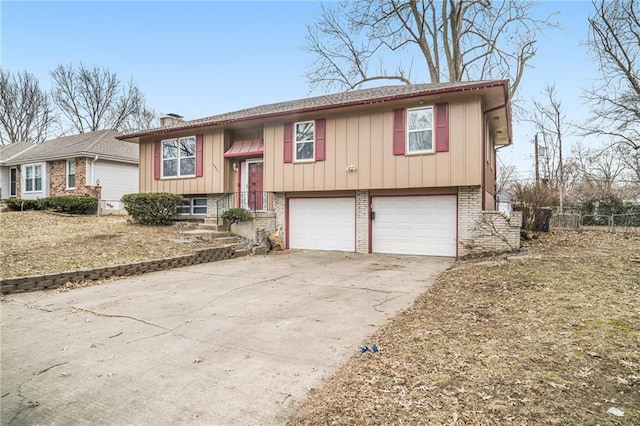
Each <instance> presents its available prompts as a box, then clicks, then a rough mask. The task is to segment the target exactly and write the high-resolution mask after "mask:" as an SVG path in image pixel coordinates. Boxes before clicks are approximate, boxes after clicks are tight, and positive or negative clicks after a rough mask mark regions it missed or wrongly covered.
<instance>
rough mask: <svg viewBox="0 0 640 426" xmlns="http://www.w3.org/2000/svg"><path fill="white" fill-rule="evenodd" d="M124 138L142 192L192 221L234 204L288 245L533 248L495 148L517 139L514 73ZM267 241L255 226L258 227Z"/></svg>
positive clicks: (332, 98)
mask: <svg viewBox="0 0 640 426" xmlns="http://www.w3.org/2000/svg"><path fill="white" fill-rule="evenodd" d="M161 124H162V127H160V128H155V129H151V130H147V131H142V132H136V133H130V134H126V135H123V136H121V138H122V139H126V140H131V141H134V142H137V143H138V144H139V146H140V191H141V192H171V193H177V194H182V195H183V197H184V205H183V211H182V213H183V214H184V215H185V216H186V217H191V218H193V217H200V218H203V217H213V218H215V217H217V216H218V215H219V214H221V213H222V212H223V211H224V210H226V209H227V208H229V207H232V206H241V207H245V208H247V209H248V210H250V211H252V212H255V214H254V215H253V216H254V220H253V226H254V228H253V229H252V232H254V231H256V230H257V228H264V229H265V230H266V231H271V230H274V229H276V228H279V229H281V231H282V234H283V237H284V240H285V244H286V246H287V248H292V249H318V250H341V251H349V252H359V253H370V252H374V253H398V254H421V255H435V256H459V255H463V254H465V253H468V252H470V251H472V250H477V249H483V250H484V249H505V248H514V247H517V246H519V227H520V218H516V217H514V218H513V219H512V220H511V219H510V218H508V217H507V216H505V215H503V214H502V213H499V212H497V211H496V199H495V179H496V155H495V149H496V148H497V147H499V146H505V145H508V144H510V143H511V110H510V99H509V84H508V82H507V81H505V80H499V81H478V82H465V83H445V84H417V85H403V86H386V87H377V88H371V89H363V90H356V91H351V92H345V93H338V94H333V95H326V96H318V97H312V98H307V99H300V100H295V101H289V102H282V103H276V104H270V105H262V106H258V107H254V108H249V109H244V110H241V111H235V112H230V113H226V114H220V115H215V116H212V117H206V118H202V119H198V120H193V121H183V120H182V118H181V117H180V116H177V115H169V116H165V117H163V119H162V122H161ZM249 236H253V234H251V235H249Z"/></svg>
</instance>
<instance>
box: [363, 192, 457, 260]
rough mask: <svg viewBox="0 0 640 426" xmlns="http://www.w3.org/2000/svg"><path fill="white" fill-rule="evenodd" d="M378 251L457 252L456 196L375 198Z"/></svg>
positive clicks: (374, 248)
mask: <svg viewBox="0 0 640 426" xmlns="http://www.w3.org/2000/svg"><path fill="white" fill-rule="evenodd" d="M372 211H374V212H375V219H374V220H373V222H372V224H371V227H372V237H373V244H372V251H373V252H374V253H395V254H419V255H428V256H455V255H456V197H455V196H454V195H446V196H445V195H442V196H440V195H439V196H415V197H373V200H372Z"/></svg>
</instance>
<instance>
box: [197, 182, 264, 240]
mask: <svg viewBox="0 0 640 426" xmlns="http://www.w3.org/2000/svg"><path fill="white" fill-rule="evenodd" d="M274 198H275V194H274V193H273V192H267V191H241V192H230V193H227V194H224V195H222V196H221V197H219V198H218V199H217V200H216V202H215V210H213V211H211V212H210V213H209V214H208V215H207V218H206V219H205V220H204V222H205V223H206V224H212V225H217V228H218V229H219V230H227V227H228V223H225V221H224V220H223V219H222V214H223V213H224V212H225V211H227V210H229V209H231V208H243V209H245V210H247V211H248V212H249V217H250V219H249V220H247V221H245V222H240V223H235V224H233V225H232V226H231V229H230V230H229V231H230V232H231V233H233V234H236V235H240V236H242V237H244V238H247V239H249V240H252V241H254V242H256V243H258V244H266V236H267V234H268V233H269V232H271V231H274V230H275V229H276V212H275V208H274Z"/></svg>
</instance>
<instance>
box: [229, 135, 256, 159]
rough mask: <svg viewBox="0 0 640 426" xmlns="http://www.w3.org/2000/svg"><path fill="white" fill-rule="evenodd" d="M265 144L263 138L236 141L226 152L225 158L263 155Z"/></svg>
mask: <svg viewBox="0 0 640 426" xmlns="http://www.w3.org/2000/svg"><path fill="white" fill-rule="evenodd" d="M263 153H264V144H263V143H262V139H249V140H245V141H235V142H234V143H233V144H232V145H231V148H229V149H228V150H227V152H225V153H224V157H225V158H234V157H252V156H262V154H263Z"/></svg>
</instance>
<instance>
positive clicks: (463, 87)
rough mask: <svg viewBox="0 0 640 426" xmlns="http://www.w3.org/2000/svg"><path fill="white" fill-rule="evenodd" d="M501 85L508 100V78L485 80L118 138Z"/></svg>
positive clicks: (133, 139) (134, 138)
mask: <svg viewBox="0 0 640 426" xmlns="http://www.w3.org/2000/svg"><path fill="white" fill-rule="evenodd" d="M500 86H502V87H504V88H505V90H506V94H507V95H506V96H507V98H506V100H507V101H508V99H509V98H508V90H509V82H508V80H491V81H484V82H480V83H470V84H468V85H461V86H454V87H443V88H437V89H429V90H424V91H421V92H416V93H403V94H400V95H388V96H380V97H377V98H367V99H361V100H357V101H350V102H343V103H338V104H329V105H322V106H317V107H306V108H299V109H292V110H288V111H278V112H273V113H266V114H256V115H251V116H247V117H241V118H235V119H228V120H218V121H216V120H213V121H205V122H202V123H193V124H186V125H184V126H174V127H166V128H158V129H153V130H149V131H144V132H137V133H131V134H125V135H121V136H118V137H117V139H120V140H126V141H128V142H133V143H139V142H140V138H141V137H144V136H155V135H165V134H168V133H174V132H181V131H185V130H192V129H200V128H204V127H214V126H222V125H226V124H232V123H239V122H243V121H253V120H264V119H268V118H275V117H282V116H287V115H294V114H304V113H308V112H314V111H326V110H331V109H338V108H348V107H353V106H359V105H369V104H375V103H381V102H390V101H397V100H403V99H411V98H417V97H421V96H432V95H441V94H449V93H457V92H465V91H470V90H482V89H491V88H494V87H500ZM510 139H511V136H510Z"/></svg>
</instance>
